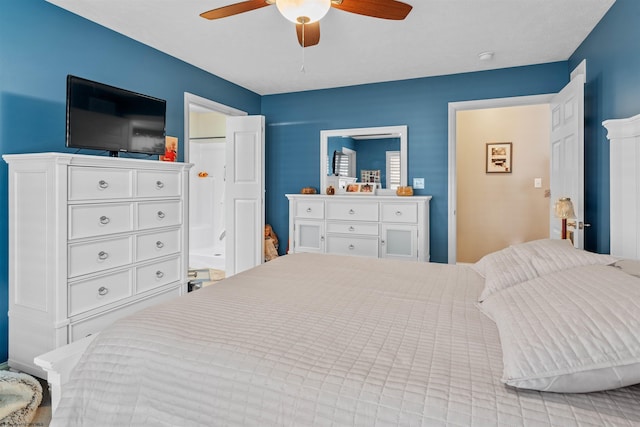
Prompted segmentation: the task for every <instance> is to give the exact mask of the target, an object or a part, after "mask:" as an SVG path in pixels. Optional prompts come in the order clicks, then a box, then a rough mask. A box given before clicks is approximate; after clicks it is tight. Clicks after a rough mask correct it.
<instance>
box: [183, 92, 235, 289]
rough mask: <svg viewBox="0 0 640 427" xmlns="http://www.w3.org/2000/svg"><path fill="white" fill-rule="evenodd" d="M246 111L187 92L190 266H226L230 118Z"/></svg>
mask: <svg viewBox="0 0 640 427" xmlns="http://www.w3.org/2000/svg"><path fill="white" fill-rule="evenodd" d="M238 115H246V113H245V112H243V111H239V110H235V109H233V108H231V107H227V106H224V105H222V104H218V103H216V102H214V101H211V100H208V99H205V98H201V97H199V96H197V95H193V94H188V93H185V141H186V144H185V147H184V150H185V151H184V157H185V161H186V162H188V163H193V167H192V168H191V170H190V175H189V268H190V269H192V270H206V269H210V270H211V275H212V276H216V277H224V269H225V262H226V257H225V237H226V228H225V206H224V199H225V154H226V138H225V134H226V119H227V117H228V116H238Z"/></svg>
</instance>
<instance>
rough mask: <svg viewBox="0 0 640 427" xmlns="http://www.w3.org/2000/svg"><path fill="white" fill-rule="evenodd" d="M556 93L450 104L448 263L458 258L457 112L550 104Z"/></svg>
mask: <svg viewBox="0 0 640 427" xmlns="http://www.w3.org/2000/svg"><path fill="white" fill-rule="evenodd" d="M555 95H556V94H555V93H549V94H542V95H528V96H515V97H510V98H493V99H479V100H474V101H460V102H450V103H449V165H448V166H449V188H448V199H449V200H448V224H449V225H448V230H449V233H448V256H447V259H448V263H449V264H455V263H456V258H457V249H458V248H457V240H456V239H457V216H456V209H457V196H458V183H457V159H456V142H457V135H456V127H457V118H456V117H457V114H456V113H457V112H458V111H467V110H484V109H491V108H503V107H521V106H527V105H540V104H550V103H551V99H552V98H553V97H554V96H555Z"/></svg>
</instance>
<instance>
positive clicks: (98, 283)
mask: <svg viewBox="0 0 640 427" xmlns="http://www.w3.org/2000/svg"><path fill="white" fill-rule="evenodd" d="M131 289H132V286H131V270H125V271H120V272H118V273H113V274H107V275H104V276H100V277H96V278H94V279H90V280H84V281H81V282H75V283H70V284H69V316H75V315H77V314H80V313H84V312H85V311H89V310H92V309H94V308H98V307H102V306H103V305H106V304H109V303H111V302H114V301H118V300H121V299H123V298H126V297H129V296H131V295H132V291H131Z"/></svg>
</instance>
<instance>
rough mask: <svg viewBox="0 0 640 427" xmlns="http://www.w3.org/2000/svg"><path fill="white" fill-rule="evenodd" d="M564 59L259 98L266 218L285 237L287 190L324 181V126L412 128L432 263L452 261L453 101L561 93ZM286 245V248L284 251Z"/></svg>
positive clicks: (411, 156) (411, 159)
mask: <svg viewBox="0 0 640 427" xmlns="http://www.w3.org/2000/svg"><path fill="white" fill-rule="evenodd" d="M568 81H569V71H568V66H567V63H566V62H556V63H551V64H543V65H535V66H529V67H519V68H510V69H503V70H497V71H486V72H479V73H470V74H457V75H451V76H442V77H431V78H423V79H415V80H404V81H396V82H389V83H379V84H370V85H362V86H351V87H345V88H336V89H328V90H319V91H308V92H297V93H288V94H282V95H270V96H264V97H263V98H262V114H263V115H265V117H266V122H267V136H266V137H267V142H266V146H267V165H268V166H267V177H266V180H267V202H266V211H267V221H268V222H269V223H270V224H271V225H272V226H273V228H274V230H275V231H276V233H277V234H278V236H279V238H280V240H281V241H282V242H286V241H287V239H288V221H289V219H288V210H287V209H288V205H287V199H286V197H285V196H284V195H285V194H286V193H299V192H300V189H301V188H302V187H306V186H311V187H316V188H318V187H319V186H320V166H319V165H320V149H319V147H320V131H321V130H326V129H345V128H360V127H371V126H394V125H407V126H408V129H409V139H408V144H409V148H408V151H409V152H408V163H409V167H408V169H409V171H408V178H409V183H411V182H412V181H413V178H414V177H417V178H419V177H423V178H425V189H424V190H416V191H415V192H414V194H416V195H432V196H433V199H432V200H431V228H430V232H431V239H430V243H431V260H432V261H436V262H447V251H448V246H447V232H448V231H447V227H448V210H447V209H448V205H447V203H448V202H447V185H448V167H447V162H448V103H449V102H457V101H468V100H475V99H486V98H503V97H511V96H524V95H534V94H543V93H552V92H558V91H559V90H560V89H562V87H564V85H566V84H567V82H568ZM320 191H324V189H320ZM285 247H286V245H285V244H281V248H283V249H284V248H285Z"/></svg>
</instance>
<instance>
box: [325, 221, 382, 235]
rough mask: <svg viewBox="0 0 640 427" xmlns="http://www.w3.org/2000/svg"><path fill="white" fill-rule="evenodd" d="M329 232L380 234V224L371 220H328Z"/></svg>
mask: <svg viewBox="0 0 640 427" xmlns="http://www.w3.org/2000/svg"><path fill="white" fill-rule="evenodd" d="M327 233H342V234H364V235H369V236H377V235H378V224H377V223H369V222H328V223H327Z"/></svg>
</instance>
